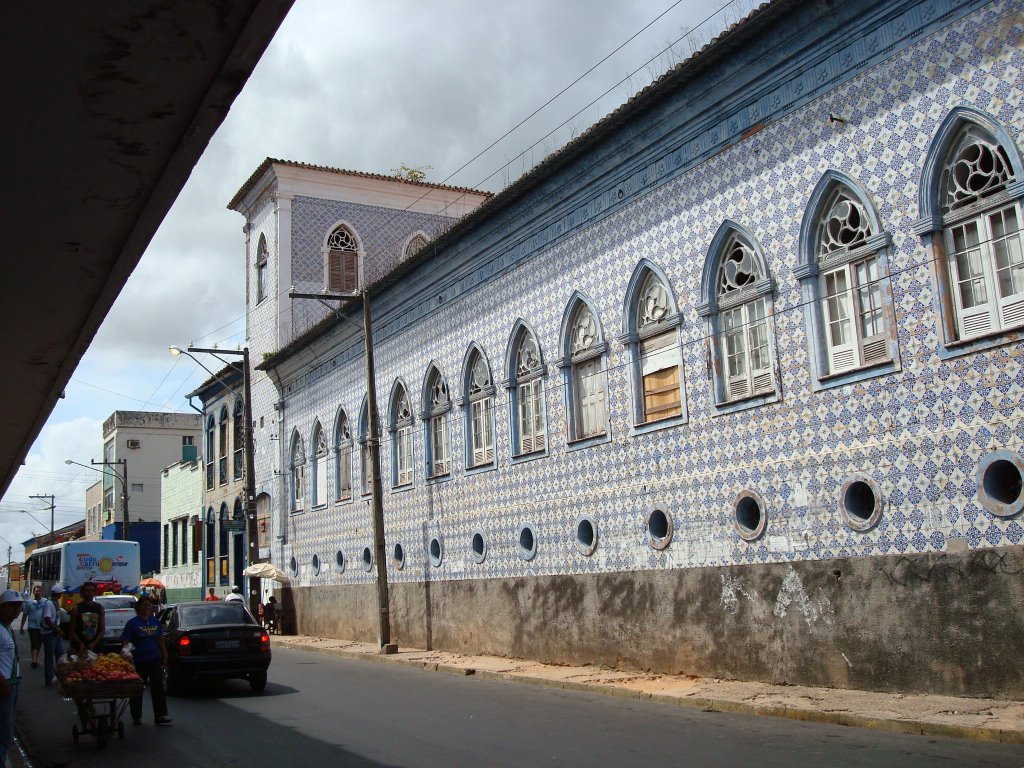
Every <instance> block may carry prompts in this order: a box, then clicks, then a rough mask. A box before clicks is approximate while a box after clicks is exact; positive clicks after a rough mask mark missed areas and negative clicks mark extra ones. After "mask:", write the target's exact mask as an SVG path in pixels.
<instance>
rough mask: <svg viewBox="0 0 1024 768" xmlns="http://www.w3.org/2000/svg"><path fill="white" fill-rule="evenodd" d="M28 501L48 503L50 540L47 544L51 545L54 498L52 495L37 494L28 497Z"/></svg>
mask: <svg viewBox="0 0 1024 768" xmlns="http://www.w3.org/2000/svg"><path fill="white" fill-rule="evenodd" d="M29 498H30V499H39V500H40V501H46V500H47V499H49V501H50V540H49V541H48V542H46V543H47V544H53V509H54V503H53V502H54V498H53V494H52V493H37V494H35V495H33V496H29Z"/></svg>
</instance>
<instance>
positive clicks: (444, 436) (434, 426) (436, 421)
mask: <svg viewBox="0 0 1024 768" xmlns="http://www.w3.org/2000/svg"><path fill="white" fill-rule="evenodd" d="M431 433H432V438H433V442H432V445H431V450H432V452H433V457H432V458H433V460H434V467H433V473H434V475H447V474H448V472H449V471H451V467H450V457H449V454H448V417H447V416H446V415H444V414H442V415H440V416H435V417H434V418H433V419H431Z"/></svg>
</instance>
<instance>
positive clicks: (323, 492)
mask: <svg viewBox="0 0 1024 768" xmlns="http://www.w3.org/2000/svg"><path fill="white" fill-rule="evenodd" d="M313 450H314V451H315V452H316V453H315V454H314V458H313V462H312V470H313V477H312V478H311V482H310V484H309V490H310V499H309V501H310V506H312V507H319V506H321V505H323V504H326V503H327V500H328V499H329V498H330V496H329V491H328V488H327V478H328V477H329V476H330V469H329V465H330V455H331V454H330V451H329V450H328V448H327V435H325V434H324V430H323V428H322V427H321V426H320V422H319V421H318V422H316V424H315V425H314V426H313Z"/></svg>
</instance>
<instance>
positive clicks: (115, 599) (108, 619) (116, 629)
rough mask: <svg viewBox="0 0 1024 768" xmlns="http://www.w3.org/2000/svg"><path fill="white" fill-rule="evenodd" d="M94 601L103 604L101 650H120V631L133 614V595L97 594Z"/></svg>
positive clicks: (134, 600) (134, 601)
mask: <svg viewBox="0 0 1024 768" xmlns="http://www.w3.org/2000/svg"><path fill="white" fill-rule="evenodd" d="M96 602H97V603H99V604H100V605H102V606H103V620H104V622H105V624H106V629H105V630H104V632H103V650H105V651H119V650H121V631H122V630H123V629H124V625H125V624H127V623H128V620H129V619H131V618H133V617H134V616H135V603H136V602H138V601H137V600H136V599H135V595H98V596H97V597H96Z"/></svg>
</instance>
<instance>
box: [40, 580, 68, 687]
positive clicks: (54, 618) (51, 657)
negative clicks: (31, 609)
mask: <svg viewBox="0 0 1024 768" xmlns="http://www.w3.org/2000/svg"><path fill="white" fill-rule="evenodd" d="M62 594H63V590H62V589H61V587H60V585H59V584H57V585H55V586H54V587H53V589H51V590H50V596H51V599H50V600H47V601H46V604H45V605H43V615H42V618H41V619H40V620H39V637H40V639H41V640H42V643H43V683H44V684H45V685H48V686H49V685H53V678H54V677H55V676H56V674H57V659H59V658H60V657H61V656H63V655H64V634H63V632H62V631H61V628H60V613H61V608H60V606H59V603H60V596H61V595H62Z"/></svg>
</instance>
